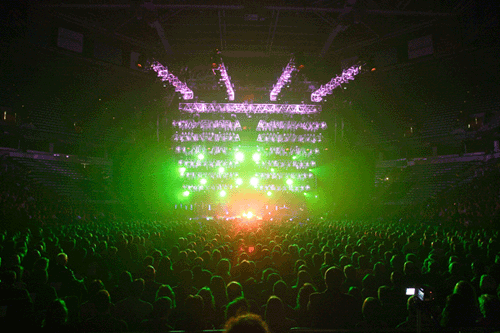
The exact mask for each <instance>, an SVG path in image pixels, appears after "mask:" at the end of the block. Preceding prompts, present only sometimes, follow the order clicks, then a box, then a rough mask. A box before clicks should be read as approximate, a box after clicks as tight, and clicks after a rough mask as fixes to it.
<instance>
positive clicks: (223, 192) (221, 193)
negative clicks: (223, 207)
mask: <svg viewBox="0 0 500 333" xmlns="http://www.w3.org/2000/svg"><path fill="white" fill-rule="evenodd" d="M226 194H227V193H226V191H224V190H222V191H220V192H219V197H221V198H223V197H225V196H226Z"/></svg>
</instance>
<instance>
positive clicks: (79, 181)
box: [13, 156, 112, 201]
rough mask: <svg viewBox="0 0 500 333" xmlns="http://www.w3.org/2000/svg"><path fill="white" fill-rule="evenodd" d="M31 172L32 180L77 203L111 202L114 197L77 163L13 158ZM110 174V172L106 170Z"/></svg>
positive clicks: (101, 183)
mask: <svg viewBox="0 0 500 333" xmlns="http://www.w3.org/2000/svg"><path fill="white" fill-rule="evenodd" d="M13 160H14V161H16V162H17V163H19V164H20V165H22V166H23V167H24V168H25V169H27V171H29V175H30V178H32V179H33V180H34V181H36V182H37V183H40V184H42V185H44V186H45V187H47V188H49V189H51V190H53V191H54V192H55V193H57V194H58V195H60V196H62V197H64V198H66V199H69V200H77V201H82V200H83V201H111V200H112V196H111V195H110V194H109V193H108V192H109V191H108V190H107V189H106V186H105V184H104V183H103V182H100V181H99V180H98V179H95V178H93V177H89V176H87V175H86V174H85V172H84V169H83V166H82V165H81V164H79V163H75V162H67V161H59V160H42V159H33V158H30V157H18V156H15V157H13ZM104 172H108V173H109V172H110V170H109V169H108V170H104Z"/></svg>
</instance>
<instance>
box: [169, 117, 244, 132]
mask: <svg viewBox="0 0 500 333" xmlns="http://www.w3.org/2000/svg"><path fill="white" fill-rule="evenodd" d="M172 126H174V127H178V128H179V129H181V130H190V129H201V130H215V129H221V130H224V131H241V125H240V122H239V121H238V120H236V121H234V122H233V121H231V120H207V119H204V120H200V121H195V120H174V121H173V122H172Z"/></svg>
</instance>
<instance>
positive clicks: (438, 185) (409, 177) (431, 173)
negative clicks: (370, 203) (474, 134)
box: [375, 161, 480, 205]
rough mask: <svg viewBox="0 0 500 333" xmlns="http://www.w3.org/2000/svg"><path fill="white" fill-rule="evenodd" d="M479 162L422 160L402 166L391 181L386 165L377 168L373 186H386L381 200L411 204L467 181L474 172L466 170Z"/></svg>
mask: <svg viewBox="0 0 500 333" xmlns="http://www.w3.org/2000/svg"><path fill="white" fill-rule="evenodd" d="M478 165H480V162H477V161H473V162H448V163H426V164H416V165H411V166H406V167H404V168H402V169H401V172H400V173H399V175H397V177H395V178H394V179H392V181H391V180H390V179H389V180H387V181H386V180H385V179H384V176H385V175H386V174H387V171H388V170H387V168H377V170H376V172H375V175H376V180H375V186H376V187H382V186H383V183H384V182H385V183H388V184H389V185H385V187H386V189H385V191H383V192H384V194H383V201H385V202H386V203H391V204H400V205H407V204H415V203H419V202H423V201H425V200H427V199H430V198H432V197H435V196H436V195H438V194H439V193H441V192H443V191H446V190H449V189H452V188H453V187H455V186H457V185H459V184H462V183H464V182H468V181H470V180H471V179H472V178H473V176H474V173H471V172H470V170H471V169H474V168H475V167H477V166H478Z"/></svg>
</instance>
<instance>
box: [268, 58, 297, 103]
mask: <svg viewBox="0 0 500 333" xmlns="http://www.w3.org/2000/svg"><path fill="white" fill-rule="evenodd" d="M296 70H297V68H295V62H294V61H293V58H292V59H290V61H289V62H288V64H287V65H286V67H285V69H284V70H283V73H281V76H280V77H279V79H278V82H277V83H276V84H275V85H274V86H273V89H272V90H271V94H270V95H269V99H270V100H271V101H272V102H276V99H277V97H278V95H279V93H280V92H281V89H282V88H283V86H284V85H285V84H287V83H288V82H290V77H291V76H292V73H293V71H296Z"/></svg>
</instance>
